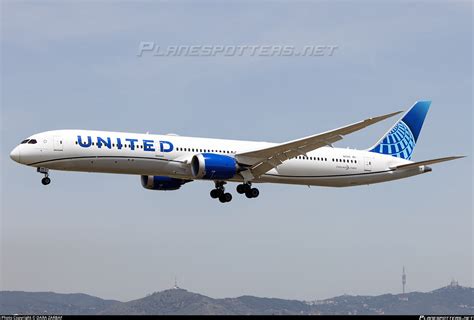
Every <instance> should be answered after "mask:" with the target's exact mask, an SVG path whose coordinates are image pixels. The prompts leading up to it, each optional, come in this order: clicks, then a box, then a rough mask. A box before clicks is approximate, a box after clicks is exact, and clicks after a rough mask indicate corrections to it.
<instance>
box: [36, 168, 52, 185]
mask: <svg viewBox="0 0 474 320" xmlns="http://www.w3.org/2000/svg"><path fill="white" fill-rule="evenodd" d="M36 171H37V172H39V173H42V174H44V178H43V179H41V183H42V184H43V185H45V186H47V185H48V184H50V183H51V179H50V178H49V169H48V168H41V167H40V168H38V169H36Z"/></svg>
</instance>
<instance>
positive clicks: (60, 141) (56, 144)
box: [53, 137, 63, 151]
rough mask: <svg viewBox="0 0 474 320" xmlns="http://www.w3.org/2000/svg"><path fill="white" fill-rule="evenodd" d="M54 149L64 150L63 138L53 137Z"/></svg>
mask: <svg viewBox="0 0 474 320" xmlns="http://www.w3.org/2000/svg"><path fill="white" fill-rule="evenodd" d="M53 145H54V151H63V138H62V137H54V138H53Z"/></svg>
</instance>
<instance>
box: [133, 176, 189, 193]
mask: <svg viewBox="0 0 474 320" xmlns="http://www.w3.org/2000/svg"><path fill="white" fill-rule="evenodd" d="M141 181H142V186H143V188H145V189H150V190H178V189H179V188H181V186H182V185H183V184H185V183H186V182H189V181H190V180H183V179H176V178H170V177H165V176H141Z"/></svg>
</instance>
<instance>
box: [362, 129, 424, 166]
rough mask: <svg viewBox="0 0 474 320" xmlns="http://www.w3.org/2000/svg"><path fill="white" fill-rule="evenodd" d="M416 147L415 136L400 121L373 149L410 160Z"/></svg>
mask: <svg viewBox="0 0 474 320" xmlns="http://www.w3.org/2000/svg"><path fill="white" fill-rule="evenodd" d="M414 149H415V137H414V136H413V133H412V132H411V130H410V128H409V127H408V126H407V125H406V124H405V123H404V122H403V121H400V122H398V123H397V125H396V126H395V127H394V128H393V129H392V130H391V131H390V132H389V133H388V134H387V136H386V137H385V138H384V139H383V140H382V141H381V142H380V144H379V145H377V146H376V147H375V148H374V149H372V150H371V151H373V152H378V153H382V154H387V155H391V156H394V157H398V158H402V159H407V160H410V159H411V155H412V153H413V150H414Z"/></svg>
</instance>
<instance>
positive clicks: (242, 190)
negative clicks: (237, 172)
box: [237, 184, 245, 194]
mask: <svg viewBox="0 0 474 320" xmlns="http://www.w3.org/2000/svg"><path fill="white" fill-rule="evenodd" d="M237 193H240V194H243V193H245V185H243V184H239V185H237Z"/></svg>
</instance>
